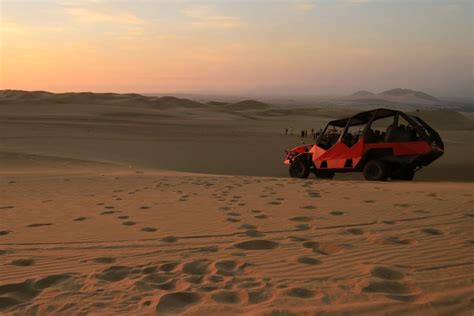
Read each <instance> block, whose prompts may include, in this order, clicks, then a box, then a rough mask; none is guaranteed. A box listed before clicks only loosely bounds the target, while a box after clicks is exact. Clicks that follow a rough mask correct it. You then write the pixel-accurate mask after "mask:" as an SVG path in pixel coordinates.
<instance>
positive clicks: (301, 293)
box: [286, 287, 314, 298]
mask: <svg viewBox="0 0 474 316" xmlns="http://www.w3.org/2000/svg"><path fill="white" fill-rule="evenodd" d="M286 295H288V296H291V297H297V298H312V297H314V291H311V290H308V289H305V288H302V287H295V288H292V289H289V290H288V291H286Z"/></svg>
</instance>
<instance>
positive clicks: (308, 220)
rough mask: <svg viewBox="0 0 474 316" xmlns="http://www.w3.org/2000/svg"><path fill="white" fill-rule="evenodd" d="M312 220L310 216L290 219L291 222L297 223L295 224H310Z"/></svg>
mask: <svg viewBox="0 0 474 316" xmlns="http://www.w3.org/2000/svg"><path fill="white" fill-rule="evenodd" d="M311 220H312V218H311V217H309V216H295V217H292V218H290V221H295V222H310V221H311Z"/></svg>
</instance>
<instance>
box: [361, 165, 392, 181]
mask: <svg viewBox="0 0 474 316" xmlns="http://www.w3.org/2000/svg"><path fill="white" fill-rule="evenodd" d="M363 172H364V178H365V180H368V181H385V180H387V178H388V173H389V166H388V164H387V163H385V162H383V161H380V160H370V161H369V162H367V163H366V164H365V166H364V170H363Z"/></svg>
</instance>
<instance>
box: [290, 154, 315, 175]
mask: <svg viewBox="0 0 474 316" xmlns="http://www.w3.org/2000/svg"><path fill="white" fill-rule="evenodd" d="M289 171H290V177H292V178H301V179H306V178H307V177H308V176H309V173H310V171H309V165H308V163H306V161H304V160H303V159H297V160H295V161H293V162H292V163H291V164H290V168H289Z"/></svg>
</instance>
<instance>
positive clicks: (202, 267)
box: [183, 259, 211, 275]
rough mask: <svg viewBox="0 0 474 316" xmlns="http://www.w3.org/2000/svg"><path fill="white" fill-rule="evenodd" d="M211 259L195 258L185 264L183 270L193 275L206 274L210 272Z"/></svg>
mask: <svg viewBox="0 0 474 316" xmlns="http://www.w3.org/2000/svg"><path fill="white" fill-rule="evenodd" d="M210 264H211V261H209V260H207V259H202V260H195V261H191V262H188V263H185V264H184V265H183V272H184V273H186V274H192V275H204V274H207V273H208V272H209V269H208V268H209V265H210Z"/></svg>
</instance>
